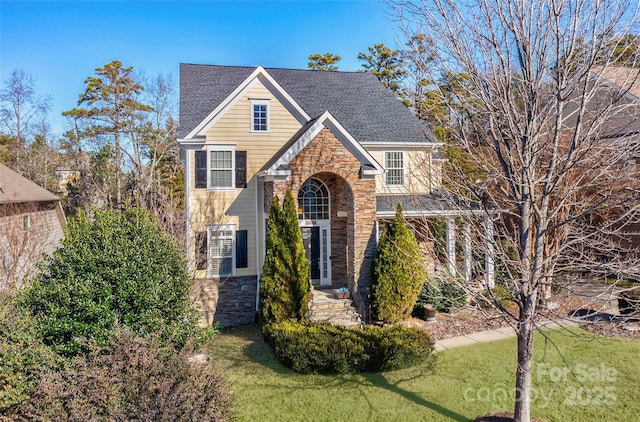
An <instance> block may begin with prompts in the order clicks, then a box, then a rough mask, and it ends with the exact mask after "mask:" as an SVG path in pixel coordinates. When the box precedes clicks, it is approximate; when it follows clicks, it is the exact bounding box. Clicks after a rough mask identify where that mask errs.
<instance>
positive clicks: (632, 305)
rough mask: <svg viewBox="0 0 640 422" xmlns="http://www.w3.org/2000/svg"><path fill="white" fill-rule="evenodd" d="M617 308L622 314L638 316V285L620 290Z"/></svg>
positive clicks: (639, 295)
mask: <svg viewBox="0 0 640 422" xmlns="http://www.w3.org/2000/svg"><path fill="white" fill-rule="evenodd" d="M618 308H619V310H620V313H621V314H622V315H634V316H640V287H636V288H632V289H630V290H625V291H623V292H621V293H620V297H619V298H618Z"/></svg>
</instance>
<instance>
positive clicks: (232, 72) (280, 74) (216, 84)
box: [179, 64, 436, 144]
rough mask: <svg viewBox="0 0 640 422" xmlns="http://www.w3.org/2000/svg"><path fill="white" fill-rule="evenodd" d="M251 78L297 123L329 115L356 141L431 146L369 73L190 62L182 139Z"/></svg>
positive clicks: (183, 76) (183, 86) (183, 68)
mask: <svg viewBox="0 0 640 422" xmlns="http://www.w3.org/2000/svg"><path fill="white" fill-rule="evenodd" d="M255 78H262V83H264V84H266V85H270V86H271V87H272V88H273V90H272V92H274V94H276V95H281V96H282V98H280V101H282V103H283V104H287V105H289V106H291V107H292V110H293V111H296V112H298V113H299V115H298V116H297V117H299V120H300V123H301V124H304V123H305V122H306V121H308V120H310V119H311V118H313V117H317V116H320V115H321V114H322V113H324V112H325V111H329V112H330V113H331V114H332V115H333V116H334V117H335V118H336V119H337V120H338V121H340V122H341V124H342V125H344V127H345V128H346V130H347V131H348V132H349V133H350V135H351V136H352V137H353V138H354V139H356V140H357V141H358V142H359V143H368V142H394V143H395V142H398V143H423V144H424V143H435V142H436V141H435V138H434V137H433V135H432V134H431V133H430V131H429V130H428V129H427V128H426V127H425V126H424V125H423V123H422V122H420V121H419V120H418V119H417V118H416V117H415V116H414V115H413V114H412V113H411V111H410V110H409V109H408V108H406V107H405V106H404V105H402V104H401V103H400V101H399V100H398V99H397V98H396V97H395V95H394V94H393V93H392V92H391V91H390V90H388V89H387V88H385V87H384V86H383V85H382V84H381V83H380V82H379V81H378V79H377V78H376V77H375V76H374V75H372V74H370V73H360V72H322V71H314V70H294V69H277V68H268V69H263V68H262V67H258V68H249V67H235V66H215V65H193V64H181V65H180V132H179V136H180V137H181V138H183V139H184V138H189V137H192V136H194V135H195V134H196V133H198V132H200V131H201V129H202V127H204V125H206V124H208V123H210V122H211V121H212V119H213V118H214V117H215V116H214V115H215V114H216V113H219V112H220V111H221V109H222V108H224V107H225V106H226V105H227V104H228V103H229V102H231V101H234V98H235V97H236V95H237V94H238V93H239V90H242V89H244V88H246V85H247V84H249V83H251V81H252V80H253V79H255ZM212 111H213V112H212ZM294 114H295V113H294ZM304 116H306V119H303V117H304Z"/></svg>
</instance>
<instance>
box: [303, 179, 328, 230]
mask: <svg viewBox="0 0 640 422" xmlns="http://www.w3.org/2000/svg"><path fill="white" fill-rule="evenodd" d="M298 218H299V219H300V220H328V219H329V190H328V189H327V187H326V186H325V185H324V183H322V182H321V181H319V180H317V179H307V181H306V182H304V184H303V185H302V187H301V188H300V191H299V192H298Z"/></svg>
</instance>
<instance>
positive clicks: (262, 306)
mask: <svg viewBox="0 0 640 422" xmlns="http://www.w3.org/2000/svg"><path fill="white" fill-rule="evenodd" d="M310 294H311V283H310V282H309V262H308V261H307V257H306V254H305V250H304V245H303V243H302V232H301V231H300V226H299V225H298V214H297V211H296V206H295V201H294V199H293V195H292V193H291V190H287V193H286V195H285V199H284V201H283V204H282V209H281V208H280V206H279V202H278V198H277V197H275V196H274V197H273V200H272V201H271V209H270V211H269V219H268V220H267V238H266V252H265V258H264V265H263V266H262V274H261V276H260V300H259V303H258V318H259V320H260V323H261V324H267V323H272V322H280V321H284V320H287V319H291V318H293V319H298V320H300V319H302V318H304V315H305V313H306V312H307V308H308V305H309V296H310Z"/></svg>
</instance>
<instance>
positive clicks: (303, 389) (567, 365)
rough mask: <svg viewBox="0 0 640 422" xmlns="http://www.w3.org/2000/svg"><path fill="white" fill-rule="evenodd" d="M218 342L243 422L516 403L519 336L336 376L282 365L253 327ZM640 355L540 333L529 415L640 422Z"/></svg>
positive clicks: (627, 345)
mask: <svg viewBox="0 0 640 422" xmlns="http://www.w3.org/2000/svg"><path fill="white" fill-rule="evenodd" d="M214 344H215V346H214V350H213V352H214V355H215V356H214V359H215V360H216V361H217V362H219V364H220V365H222V366H223V367H225V368H226V370H227V373H228V376H229V378H230V380H231V383H232V386H231V389H232V392H233V395H234V398H235V408H236V411H237V416H238V420H241V421H255V420H262V421H303V420H304V421H390V420H397V421H422V420H424V421H451V420H456V421H466V420H471V419H473V418H474V417H477V416H479V415H482V414H486V413H490V412H494V411H500V410H512V407H513V399H512V394H513V384H514V383H513V377H514V373H515V362H516V360H515V339H509V340H504V341H500V342H494V343H485V344H479V345H475V346H470V347H462V348H458V349H452V350H448V351H444V352H440V353H438V354H437V355H436V364H435V367H433V368H429V367H426V366H425V367H415V368H411V369H407V370H401V371H394V372H385V373H371V374H356V375H334V376H324V375H299V374H296V373H294V372H292V371H291V370H289V369H287V368H285V367H284V366H282V365H281V364H280V363H279V362H278V360H277V359H276V358H275V356H274V355H273V354H272V353H271V351H270V349H269V347H268V346H267V345H265V343H264V342H263V341H262V337H261V335H260V333H259V330H258V328H257V327H256V326H244V327H239V328H236V329H230V330H224V331H222V332H221V333H220V334H219V336H218V337H216V339H215V340H214ZM560 352H562V353H560ZM639 355H640V340H637V339H613V338H604V337H600V336H597V335H594V334H591V333H589V332H586V331H584V330H580V329H577V328H576V329H573V330H572V331H571V332H568V331H559V332H555V331H547V332H545V333H544V335H543V334H537V336H536V358H535V366H534V371H533V380H534V390H533V392H532V396H531V397H532V402H533V406H532V414H533V416H535V417H539V418H543V419H545V420H547V421H585V420H607V421H608V422H614V421H629V420H636V419H637V416H638V415H639V414H640V401H638V400H636V399H635V397H637V385H638V384H637V380H638V379H640V366H638V365H637V359H638V356H639Z"/></svg>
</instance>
